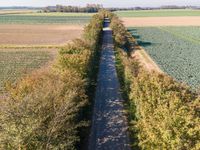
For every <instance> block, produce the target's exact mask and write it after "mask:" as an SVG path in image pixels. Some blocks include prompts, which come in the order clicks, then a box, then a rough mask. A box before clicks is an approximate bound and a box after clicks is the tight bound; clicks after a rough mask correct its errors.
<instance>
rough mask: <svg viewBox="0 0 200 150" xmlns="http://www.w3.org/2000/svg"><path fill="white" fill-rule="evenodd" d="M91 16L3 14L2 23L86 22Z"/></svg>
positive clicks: (0, 17)
mask: <svg viewBox="0 0 200 150" xmlns="http://www.w3.org/2000/svg"><path fill="white" fill-rule="evenodd" d="M90 19H91V16H77V15H76V16H59V15H58V16H47V15H46V16H45V15H44V16H34V15H1V16H0V24H15V23H18V24H49V23H50V24H52V23H53V24H59V23H60V24H65V23H66V24H86V23H88V22H89V20H90Z"/></svg>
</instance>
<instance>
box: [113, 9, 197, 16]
mask: <svg viewBox="0 0 200 150" xmlns="http://www.w3.org/2000/svg"><path fill="white" fill-rule="evenodd" d="M115 13H116V14H117V15H118V16H119V17H177V16H200V10H190V9H180V10H172V9H168V10H162V9H161V10H135V11H134V10H133V11H116V12H115Z"/></svg>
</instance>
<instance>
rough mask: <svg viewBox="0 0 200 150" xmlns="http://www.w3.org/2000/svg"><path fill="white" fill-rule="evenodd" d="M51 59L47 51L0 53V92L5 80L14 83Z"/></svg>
mask: <svg viewBox="0 0 200 150" xmlns="http://www.w3.org/2000/svg"><path fill="white" fill-rule="evenodd" d="M50 59H51V54H50V52H48V51H42V50H38V51H34V50H25V51H23V50H20V51H2V50H1V51H0V90H1V89H2V87H3V84H4V82H6V81H7V80H9V81H14V80H16V79H17V78H18V77H19V76H21V75H22V74H23V73H27V72H30V71H32V70H33V69H36V68H38V67H40V66H41V65H44V64H45V63H46V62H47V61H49V60H50Z"/></svg>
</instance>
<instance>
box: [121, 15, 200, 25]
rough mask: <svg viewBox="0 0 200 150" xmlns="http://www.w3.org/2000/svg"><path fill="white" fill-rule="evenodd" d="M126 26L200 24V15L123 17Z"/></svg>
mask: <svg viewBox="0 0 200 150" xmlns="http://www.w3.org/2000/svg"><path fill="white" fill-rule="evenodd" d="M121 19H122V21H123V22H124V25H125V26H127V27H131V26H132V27H133V26H134V27H136V26H200V17H198V16H196V17H195V16H193V17H192V16H191V17H130V18H129V17H125V18H121Z"/></svg>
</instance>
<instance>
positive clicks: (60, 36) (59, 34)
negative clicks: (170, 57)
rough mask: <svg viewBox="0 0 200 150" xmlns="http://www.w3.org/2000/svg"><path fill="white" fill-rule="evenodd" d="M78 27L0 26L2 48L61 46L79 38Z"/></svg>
mask: <svg viewBox="0 0 200 150" xmlns="http://www.w3.org/2000/svg"><path fill="white" fill-rule="evenodd" d="M82 31H83V26H78V25H74V26H72V25H18V24H15V25H14V24H13V25H5V24H4V25H0V47H5V46H6V45H7V46H8V45H11V46H13V45H27V46H30V45H57V44H58V45H60V44H65V43H66V42H68V41H70V40H72V39H75V38H79V37H80V36H81V34H82Z"/></svg>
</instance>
